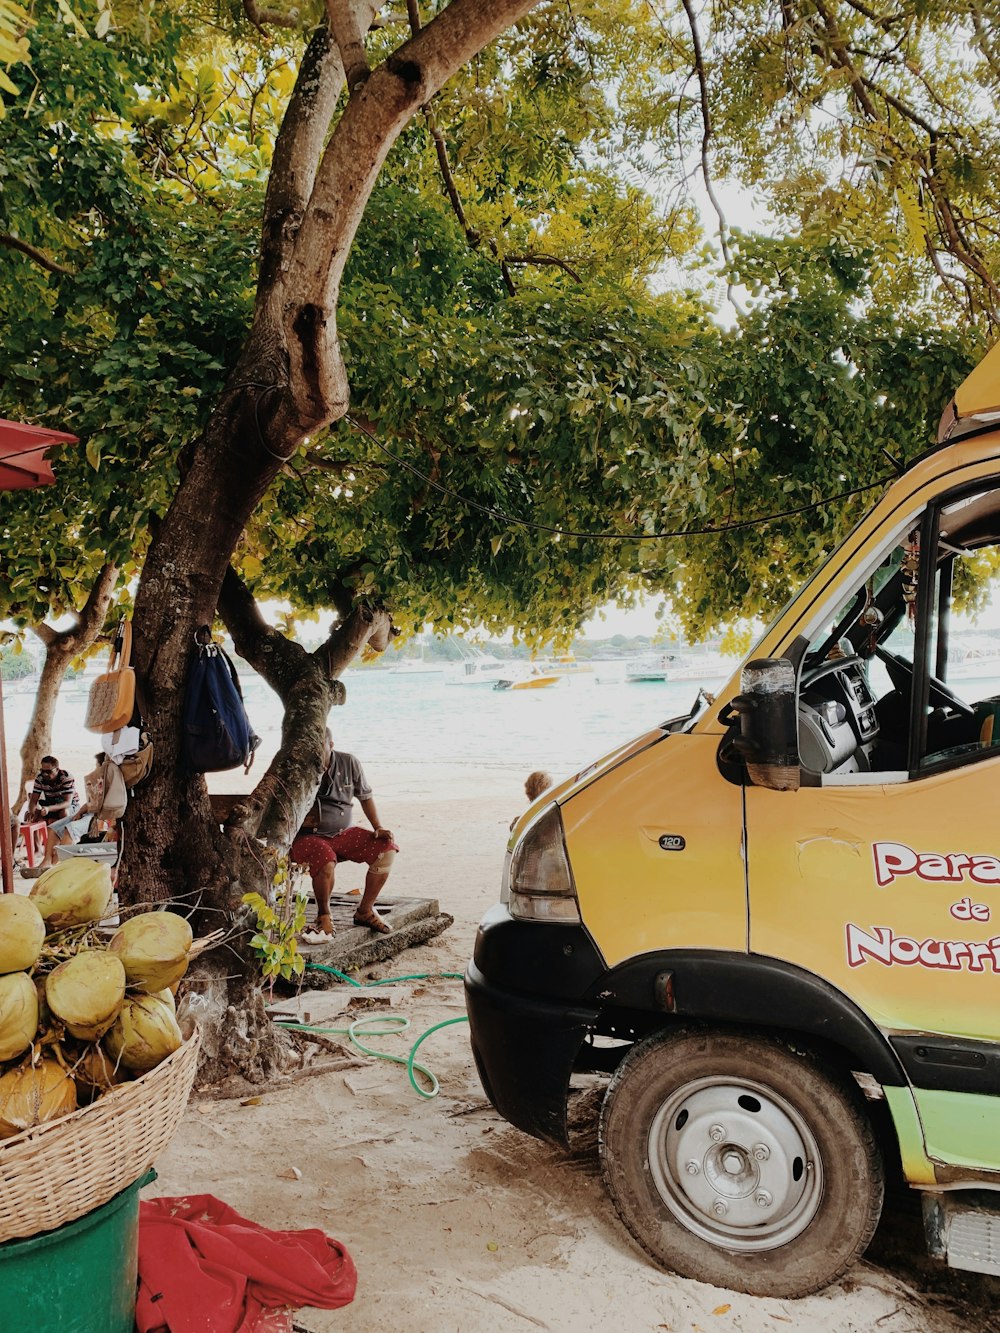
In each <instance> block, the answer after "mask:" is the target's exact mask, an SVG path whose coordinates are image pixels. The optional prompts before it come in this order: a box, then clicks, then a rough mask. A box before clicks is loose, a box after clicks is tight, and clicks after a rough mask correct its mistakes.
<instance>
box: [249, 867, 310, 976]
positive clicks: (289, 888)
mask: <svg viewBox="0 0 1000 1333" xmlns="http://www.w3.org/2000/svg"><path fill="white" fill-rule="evenodd" d="M304 874H305V871H304V869H303V867H302V866H299V865H296V864H294V862H289V860H288V857H287V856H280V857H278V859H277V862H276V864H275V870H274V879H273V880H272V885H273V889H272V892H271V894H270V895H269V897H270V901H268V899H267V898H265V897H264V896H263V895H262V894H260V893H245V894H244V895H243V902H244V903H246V905H247V906H248V907H250V908H252V909H253V911H254V912H255V913H256V916H257V923H256V933H255V934H254V936H253V938H252V939H251V941H250V947H251V948H252V949H253V951H254V952H255V953H256V954H257V956H258V958H259V959H260V969H261V976H262V977H263V979H264V980H265V981H267V982H269V983H270V989H271V990H272V991H273V990H274V983H275V981H277V979H278V977H283V978H284V980H285V981H291V980H293V978H295V977H300V976H301V975H302V973H303V972H304V971H305V966H306V960H305V959H304V958H303V956H302V954H301V953H300V952H299V935H300V933H301V932H302V931H303V930H304V929H305V924H306V903H307V902H308V895H307V894H306V893H305V891H304V889H303V887H302V882H303V877H304Z"/></svg>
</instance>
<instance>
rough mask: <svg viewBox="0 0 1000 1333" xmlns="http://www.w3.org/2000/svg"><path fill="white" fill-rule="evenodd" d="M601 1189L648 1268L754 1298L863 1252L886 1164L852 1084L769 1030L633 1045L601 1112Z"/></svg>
mask: <svg viewBox="0 0 1000 1333" xmlns="http://www.w3.org/2000/svg"><path fill="white" fill-rule="evenodd" d="M599 1149H600V1157H601V1170H602V1173H603V1176H604V1182H605V1184H606V1186H607V1189H608V1192H609V1193H610V1195H611V1198H612V1200H613V1202H614V1205H615V1208H616V1209H617V1210H618V1214H619V1216H620V1217H621V1219H622V1221H623V1222H624V1224H625V1226H626V1228H627V1229H628V1230H629V1232H630V1233H631V1234H632V1236H633V1238H634V1239H635V1240H636V1241H637V1243H638V1244H639V1245H640V1246H641V1247H642V1249H643V1250H645V1252H646V1253H647V1254H648V1255H649V1256H650V1257H651V1258H652V1259H653V1260H655V1262H656V1263H657V1264H659V1265H660V1266H662V1267H664V1268H668V1269H672V1270H673V1271H674V1272H676V1273H680V1274H681V1275H682V1276H684V1277H690V1278H697V1279H698V1280H699V1281H701V1282H710V1283H712V1284H713V1285H715V1286H717V1287H728V1288H730V1289H732V1290H734V1291H745V1292H748V1293H749V1294H750V1295H752V1296H779V1297H794V1296H806V1295H808V1294H809V1293H810V1292H814V1291H818V1290H819V1289H820V1288H821V1287H825V1286H827V1285H828V1283H830V1282H833V1281H834V1280H835V1279H836V1278H837V1277H839V1276H840V1274H841V1273H843V1272H844V1271H845V1269H847V1268H849V1267H850V1265H851V1264H852V1263H854V1261H855V1260H856V1259H857V1258H859V1257H860V1255H861V1254H863V1252H864V1250H865V1248H866V1247H867V1245H868V1242H869V1241H870V1240H871V1238H872V1235H873V1234H874V1231H875V1227H876V1226H877V1224H878V1220H879V1215H880V1213H881V1211H882V1199H883V1195H884V1171H883V1164H882V1159H881V1156H880V1154H879V1150H878V1147H877V1145H876V1142H875V1136H874V1133H873V1130H872V1126H871V1124H870V1122H869V1119H868V1116H867V1113H866V1110H865V1106H864V1102H863V1099H862V1097H861V1094H860V1093H859V1091H858V1089H857V1088H856V1087H855V1086H854V1083H853V1080H850V1079H849V1078H848V1077H846V1076H845V1075H844V1074H843V1073H842V1072H841V1071H840V1070H838V1069H837V1068H836V1067H835V1066H834V1065H832V1064H830V1063H829V1062H827V1061H826V1060H824V1059H822V1058H820V1057H819V1056H817V1055H816V1054H815V1053H814V1052H812V1051H809V1050H807V1049H800V1048H799V1047H798V1046H797V1045H793V1044H792V1043H791V1042H787V1041H783V1040H781V1039H779V1038H776V1037H774V1036H770V1035H754V1036H745V1035H742V1034H738V1033H734V1032H729V1031H713V1030H710V1029H703V1028H684V1029H680V1030H671V1031H667V1032H659V1033H655V1034H654V1035H653V1036H650V1037H647V1038H646V1039H645V1040H644V1041H641V1042H638V1043H636V1045H635V1046H633V1048H632V1050H631V1051H630V1052H629V1053H628V1055H627V1056H626V1057H625V1059H624V1060H623V1061H622V1063H621V1064H620V1065H619V1067H618V1069H617V1071H616V1072H615V1075H614V1077H613V1078H612V1080H611V1083H610V1085H609V1087H608V1090H607V1093H606V1095H605V1099H604V1104H603V1107H602V1110H601V1122H600V1137H599Z"/></svg>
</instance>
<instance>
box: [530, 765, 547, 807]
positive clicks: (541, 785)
mask: <svg viewBox="0 0 1000 1333" xmlns="http://www.w3.org/2000/svg"><path fill="white" fill-rule="evenodd" d="M551 786H552V779H551V777H550V776H549V774H548V773H546V772H545V771H544V770H543V769H541V768H536V769H535V771H534V773H529V774H528V776H527V778H525V781H524V794H525V796H527V798H528V800H529V801H535V800H537V799H538V797H539V796H541V794H542V792H543V791H547V790H548V788H549V787H551Z"/></svg>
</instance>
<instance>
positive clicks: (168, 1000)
mask: <svg viewBox="0 0 1000 1333" xmlns="http://www.w3.org/2000/svg"><path fill="white" fill-rule="evenodd" d="M153 999H154V1000H162V1001H163V1003H164V1004H165V1005H167V1007H168V1008H169V1009H170V1012H171V1013H172V1014H176V1012H177V1001H176V1000H175V999H174V993H173V991H172V990H171V989H170V987H169V986H168V987H167V989H166V990H158V991H155V992H154V994H153Z"/></svg>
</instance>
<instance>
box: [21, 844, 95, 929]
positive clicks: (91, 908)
mask: <svg viewBox="0 0 1000 1333" xmlns="http://www.w3.org/2000/svg"><path fill="white" fill-rule="evenodd" d="M111 893H112V889H111V871H110V870H109V869H108V867H107V866H106V865H104V864H102V863H101V862H100V861H93V860H91V858H90V857H89V856H74V857H71V858H70V860H68V861H60V862H59V864H58V865H54V866H53V867H52V868H51V869H50V870H46V871H45V873H44V874H43V875H40V876H39V878H38V879H37V880H35V883H34V885H33V886H32V889H31V894H30V898H31V900H32V902H33V903H34V904H35V906H36V907H37V908H38V910H39V912H41V914H42V916H43V917H44V918H45V924H46V928H47V929H48V930H49V931H50V932H51V931H54V930H68V929H69V928H70V927H71V926H85V925H87V923H88V922H90V921H100V919H101V917H102V916H105V915H107V911H108V908H109V906H110V905H111Z"/></svg>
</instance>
